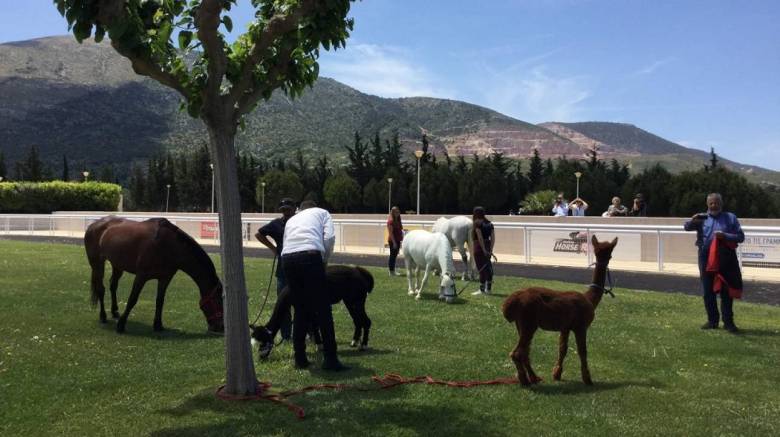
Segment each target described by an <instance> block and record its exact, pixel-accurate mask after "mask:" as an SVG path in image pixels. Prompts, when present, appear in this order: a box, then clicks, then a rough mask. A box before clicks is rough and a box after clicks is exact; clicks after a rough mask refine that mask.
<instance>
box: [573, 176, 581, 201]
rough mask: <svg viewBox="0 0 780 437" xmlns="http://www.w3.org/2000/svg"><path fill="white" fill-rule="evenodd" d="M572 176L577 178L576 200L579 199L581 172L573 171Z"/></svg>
mask: <svg viewBox="0 0 780 437" xmlns="http://www.w3.org/2000/svg"><path fill="white" fill-rule="evenodd" d="M574 176H576V177H577V198H578V199H579V198H580V177H581V176H582V173H581V172H578V171H575V172H574Z"/></svg>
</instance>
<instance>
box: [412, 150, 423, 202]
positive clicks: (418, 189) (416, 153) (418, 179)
mask: <svg viewBox="0 0 780 437" xmlns="http://www.w3.org/2000/svg"><path fill="white" fill-rule="evenodd" d="M414 156H416V157H417V215H420V158H422V157H423V151H422V150H415V151H414Z"/></svg>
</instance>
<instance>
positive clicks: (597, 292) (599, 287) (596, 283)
mask: <svg viewBox="0 0 780 437" xmlns="http://www.w3.org/2000/svg"><path fill="white" fill-rule="evenodd" d="M608 264H609V262H608V261H607V262H601V261H599V262H597V263H596V268H595V269H594V270H593V280H592V281H591V285H590V287H588V291H586V292H585V298H586V299H588V301H590V303H591V304H592V305H593V309H596V307H597V306H598V305H599V302H601V298H602V296H604V283H605V281H606V279H607V265H608Z"/></svg>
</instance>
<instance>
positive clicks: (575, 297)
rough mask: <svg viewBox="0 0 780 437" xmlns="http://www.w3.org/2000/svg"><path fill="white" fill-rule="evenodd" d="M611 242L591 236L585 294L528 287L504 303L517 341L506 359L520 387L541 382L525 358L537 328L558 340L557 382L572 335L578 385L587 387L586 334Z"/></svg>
mask: <svg viewBox="0 0 780 437" xmlns="http://www.w3.org/2000/svg"><path fill="white" fill-rule="evenodd" d="M617 241H618V239H617V238H615V239H614V240H612V242H611V243H607V242H603V243H600V242H599V241H598V240H597V239H596V236H595V235H594V236H593V239H592V242H593V250H594V252H595V254H596V269H595V270H594V272H593V283H592V284H590V287H588V291H586V292H585V293H578V292H576V291H565V292H559V291H553V290H550V289H547V288H542V287H531V288H526V289H524V290H520V291H516V292H514V293H512V294H511V295H510V296H509V297H507V298H506V300H505V301H504V305H503V307H502V311H503V313H504V317H505V318H506V319H507V321H510V322H514V323H515V326H516V327H517V333H518V335H519V336H520V340H519V341H518V342H517V347H515V349H514V350H513V351H512V353H511V354H510V355H509V357H510V358H512V361H513V362H514V363H515V367H517V379H519V380H520V383H521V384H523V385H530V384H536V383H537V382H539V381H541V380H542V378H539V377H538V376H536V374H535V373H534V371H533V369H531V361H530V359H529V354H530V352H531V340H533V338H534V333H536V330H537V329H539V328H542V329H544V330H545V331H560V333H561V335H560V338H559V340H558V361H557V362H556V363H555V367H553V373H552V377H553V379H554V380H556V381H560V380H561V373H563V360H564V358H566V352H567V351H568V347H569V332H570V331H574V336H575V338H576V340H577V353H578V354H579V355H580V363H581V368H582V381H583V382H584V383H585V384H588V385H591V384H593V381H591V379H590V370H588V358H587V353H588V351H587V344H586V334H587V332H588V327H589V326H590V324H591V322H593V318H594V317H595V312H596V307H597V306H598V304H599V302H600V301H601V297H602V295H603V294H604V291H605V290H604V280H605V278H606V271H607V265H608V264H609V259H610V258H611V257H612V249H614V248H615V246H616V245H617Z"/></svg>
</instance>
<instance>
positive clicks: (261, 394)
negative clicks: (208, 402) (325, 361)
mask: <svg viewBox="0 0 780 437" xmlns="http://www.w3.org/2000/svg"><path fill="white" fill-rule="evenodd" d="M371 380H372V381H373V382H375V383H376V384H378V385H379V386H378V387H377V386H373V387H359V386H354V385H350V384H315V385H309V386H306V387H303V388H299V389H295V390H287V391H282V392H276V393H270V389H271V383H270V382H262V381H258V382H257V391H256V392H255V394H254V395H244V396H241V395H229V394H226V393H224V392H223V389H224V388H225V386H224V385H223V386H220V387H219V388H218V389H217V392H216V395H217V397H218V398H220V399H223V400H228V401H233V400H236V401H238V400H240V401H244V400H260V399H263V400H267V401H271V402H275V403H278V404H281V405H284V406H285V407H287V409H288V410H290V411H292V412H293V413H295V415H296V416H297V417H298V419H303V418H304V417H306V412H305V411H304V409H303V407H301V406H299V405H295V404H293V403H292V402H290V401H288V400H287V398H288V397H291V396H295V395H299V394H302V393H308V392H310V391H318V390H348V389H352V390H357V391H375V390H385V389H389V388H393V387H397V386H399V385H404V384H428V385H443V386H446V387H455V388H471V387H478V386H482V385H516V384H517V383H518V382H517V378H497V379H491V380H488V381H444V380H440V379H434V378H432V377H430V376H417V377H414V378H407V377H404V376H401V375H398V374H395V373H388V374H385V375H384V376H377V375H374V376H372V377H371Z"/></svg>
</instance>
